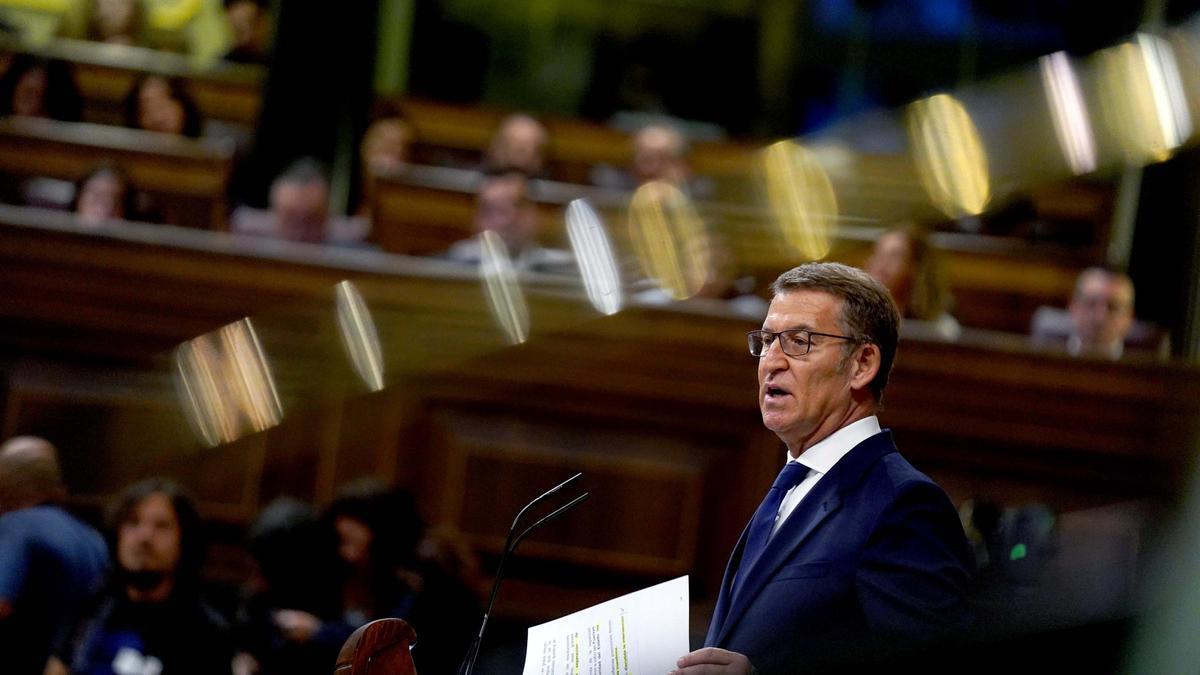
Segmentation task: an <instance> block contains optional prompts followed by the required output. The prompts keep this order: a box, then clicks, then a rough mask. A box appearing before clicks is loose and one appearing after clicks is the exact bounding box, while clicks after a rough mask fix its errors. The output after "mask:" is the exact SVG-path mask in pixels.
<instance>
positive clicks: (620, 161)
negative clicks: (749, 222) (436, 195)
mask: <svg viewBox="0 0 1200 675" xmlns="http://www.w3.org/2000/svg"><path fill="white" fill-rule="evenodd" d="M396 103H397V105H399V106H400V107H401V108H403V110H404V111H405V113H406V114H407V115H408V117H409V119H410V120H411V121H412V124H413V127H414V128H415V131H416V139H417V144H418V148H417V155H418V157H419V158H420V157H421V155H422V153H424V154H425V155H426V159H427V158H428V156H431V155H435V154H436V153H437V152H438V151H440V150H446V151H450V152H457V153H458V154H459V156H460V157H463V158H468V159H471V160H474V161H478V160H479V159H481V158H482V156H483V153H484V152H485V151H486V150H487V147H488V144H489V143H490V141H491V138H492V134H493V133H494V132H495V130H496V128H497V126H499V124H500V121H501V120H503V119H504V117H505V115H506V114H507V113H505V112H503V111H499V110H495V109H491V108H481V107H467V106H458V105H452V104H447V103H438V102H434V101H425V100H420V99H405V100H399V101H397V102H396ZM543 122H544V124H545V125H546V128H547V130H548V131H549V132H550V145H549V147H548V148H547V158H546V159H547V163H548V165H549V167H548V175H550V176H551V177H553V178H555V179H557V180H563V181H567V182H572V183H580V184H586V183H589V182H590V181H591V175H590V173H591V169H592V167H595V166H597V165H601V164H603V165H609V166H613V167H616V168H619V169H626V168H628V167H630V166H631V165H632V163H633V140H632V137H631V136H630V134H627V133H625V132H623V131H619V130H617V129H613V128H612V127H607V126H604V125H601V124H596V123H594V122H588V121H585V120H580V119H572V118H546V119H544V120H543ZM754 150H755V146H752V145H749V144H746V143H738V142H733V141H724V142H717V141H698V142H695V143H693V144H692V151H691V154H690V155H689V158H688V161H689V162H690V164H691V166H692V170H693V172H694V173H696V174H698V175H701V176H711V177H729V176H742V175H745V174H746V173H748V172H749V170H750V168H751V166H752V163H753V161H754Z"/></svg>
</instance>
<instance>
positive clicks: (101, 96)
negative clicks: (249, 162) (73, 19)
mask: <svg viewBox="0 0 1200 675" xmlns="http://www.w3.org/2000/svg"><path fill="white" fill-rule="evenodd" d="M0 48H3V50H4V51H8V52H10V53H22V52H24V53H29V54H34V55H37V56H45V57H51V58H59V59H63V60H65V61H70V62H71V63H73V64H74V68H75V80H76V82H77V84H78V85H79V92H80V94H81V95H82V96H83V101H84V121H86V122H94V123H97V124H116V125H120V124H124V121H125V117H124V109H123V105H124V101H125V97H126V95H128V94H129V90H130V89H131V88H132V87H133V83H134V82H135V81H136V80H137V79H138V78H139V77H141V76H142V75H144V74H155V75H164V76H167V77H181V78H184V79H186V80H187V89H188V92H189V93H190V94H191V95H192V97H193V98H194V99H195V100H196V106H197V107H198V108H199V109H200V115H201V117H202V118H203V119H206V120H210V119H211V120H222V121H225V122H232V123H235V124H238V125H242V126H245V127H251V128H252V127H253V126H254V125H255V124H257V122H258V113H259V109H260V108H261V106H262V85H263V82H264V81H265V79H266V69H265V68H263V67H262V66H256V65H247V64H237V63H227V62H218V63H216V64H214V65H213V66H211V67H208V68H197V67H196V66H195V65H193V64H192V63H191V62H190V61H189V59H188V57H186V56H184V55H182V54H176V53H173V52H163V51H158V50H154V49H147V48H145V47H131V46H126V45H110V44H101V43H96V42H87V41H84V40H72V39H67V38H59V39H56V40H53V41H51V42H50V43H49V44H47V45H45V46H39V47H31V46H27V45H22V44H20V43H17V42H13V41H11V40H10V41H8V42H0ZM3 67H6V65H5V64H3V61H2V60H0V70H2V69H3Z"/></svg>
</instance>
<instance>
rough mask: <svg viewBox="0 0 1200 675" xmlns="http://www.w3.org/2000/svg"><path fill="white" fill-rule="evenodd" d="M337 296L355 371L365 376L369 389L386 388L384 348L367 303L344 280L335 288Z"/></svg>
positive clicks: (339, 321) (340, 322)
mask: <svg viewBox="0 0 1200 675" xmlns="http://www.w3.org/2000/svg"><path fill="white" fill-rule="evenodd" d="M334 294H335V295H336V298H337V325H338V334H339V335H341V337H342V347H344V348H345V350H346V355H347V356H348V357H349V358H350V363H351V365H352V366H353V367H354V372H356V373H358V376H359V377H360V378H362V381H363V384H365V385H367V390H368V391H379V390H381V389H383V349H382V348H381V347H380V345H379V331H377V330H376V328H375V321H374V319H372V318H371V312H370V310H369V309H367V303H366V301H364V300H363V297H362V294H360V293H359V292H358V289H357V288H355V286H354V284H352V283H350V282H349V281H342V282H341V283H339V284H338V285H337V286H336V287H335V288H334Z"/></svg>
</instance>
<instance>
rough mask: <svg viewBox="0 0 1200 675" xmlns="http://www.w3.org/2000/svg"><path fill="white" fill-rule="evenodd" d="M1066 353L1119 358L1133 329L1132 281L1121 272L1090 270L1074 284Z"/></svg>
mask: <svg viewBox="0 0 1200 675" xmlns="http://www.w3.org/2000/svg"><path fill="white" fill-rule="evenodd" d="M1067 312H1068V313H1069V314H1070V315H1071V326H1072V331H1071V336H1070V337H1069V338H1067V351H1069V352H1070V353H1071V354H1074V355H1076V356H1078V355H1081V354H1090V355H1100V356H1107V357H1110V358H1114V359H1116V358H1120V357H1121V352H1122V350H1123V349H1124V347H1125V338H1126V337H1127V336H1128V335H1129V331H1130V329H1131V328H1133V281H1132V280H1131V279H1130V278H1129V276H1128V275H1126V274H1125V273H1124V272H1119V271H1116V270H1109V269H1104V268H1101V267H1092V268H1089V269H1086V270H1084V271H1083V272H1082V273H1081V274H1080V275H1079V279H1078V280H1076V282H1075V292H1074V294H1072V295H1071V304H1070V305H1068V306H1067Z"/></svg>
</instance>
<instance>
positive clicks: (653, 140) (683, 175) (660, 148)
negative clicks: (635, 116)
mask: <svg viewBox="0 0 1200 675" xmlns="http://www.w3.org/2000/svg"><path fill="white" fill-rule="evenodd" d="M687 155H688V144H687V140H686V139H685V138H684V137H683V134H682V133H681V132H680V131H679V130H678V129H676V128H675V127H672V126H669V125H666V124H651V125H649V126H646V127H642V129H641V130H639V131H638V132H637V133H636V134H634V135H633V177H634V180H635V181H637V184H638V185H641V184H643V183H647V182H649V181H652V180H656V181H661V182H664V183H669V184H671V185H674V186H675V187H677V188H679V189H681V190H686V187H687V182H688V175H689V173H690V171H689V169H688V161H687Z"/></svg>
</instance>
